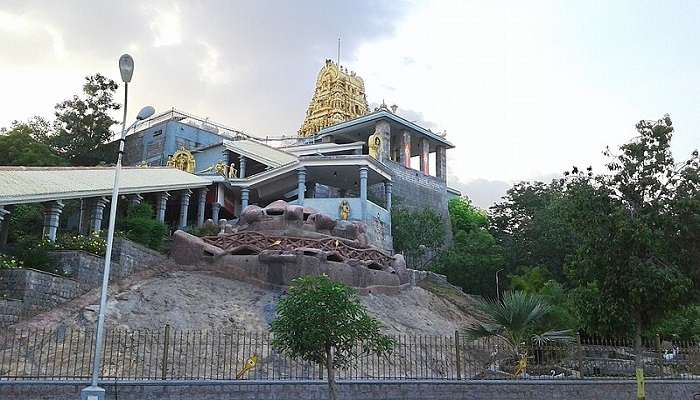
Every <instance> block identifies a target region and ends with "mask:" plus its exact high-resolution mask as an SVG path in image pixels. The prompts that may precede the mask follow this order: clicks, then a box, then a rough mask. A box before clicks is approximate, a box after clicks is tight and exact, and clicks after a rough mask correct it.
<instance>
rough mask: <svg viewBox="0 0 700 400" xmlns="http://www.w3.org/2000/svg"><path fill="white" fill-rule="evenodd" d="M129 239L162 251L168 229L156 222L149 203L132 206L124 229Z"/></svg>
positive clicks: (128, 211) (128, 210)
mask: <svg viewBox="0 0 700 400" xmlns="http://www.w3.org/2000/svg"><path fill="white" fill-rule="evenodd" d="M122 229H123V231H124V235H125V236H126V238H127V239H129V240H133V241H134V242H136V243H140V244H142V245H144V246H147V247H149V248H151V249H154V250H160V248H161V246H162V244H163V238H164V237H165V235H166V234H167V233H168V227H167V226H166V225H165V224H163V223H161V222H158V221H156V220H155V218H154V213H153V209H152V208H151V206H150V205H149V204H147V203H141V204H137V205H130V206H129V208H128V209H127V211H126V218H125V219H124V224H123V227H122Z"/></svg>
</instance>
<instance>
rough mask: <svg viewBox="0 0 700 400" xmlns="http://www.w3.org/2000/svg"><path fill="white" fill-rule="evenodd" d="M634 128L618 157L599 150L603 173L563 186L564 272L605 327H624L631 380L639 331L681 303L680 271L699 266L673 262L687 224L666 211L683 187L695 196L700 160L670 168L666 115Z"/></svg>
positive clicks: (683, 280)
mask: <svg viewBox="0 0 700 400" xmlns="http://www.w3.org/2000/svg"><path fill="white" fill-rule="evenodd" d="M636 127H637V132H638V133H639V136H638V137H636V138H635V139H633V140H632V141H630V142H629V143H626V144H624V145H622V146H620V153H619V154H618V155H612V153H611V152H610V151H606V154H607V155H608V156H609V157H610V162H609V163H608V164H607V168H608V171H609V174H607V175H600V176H597V177H595V178H591V177H585V176H580V174H573V178H571V179H570V181H569V183H568V185H569V187H571V191H572V192H573V193H575V195H574V196H572V199H573V201H574V205H575V207H574V210H576V211H577V212H575V213H573V214H572V217H573V218H572V222H573V223H574V224H575V225H576V226H577V227H578V228H577V230H578V237H579V239H580V246H579V247H578V249H577V251H576V253H575V256H574V257H573V258H572V259H571V261H570V263H569V265H568V270H569V272H570V276H571V278H572V280H573V281H574V282H575V284H576V285H577V286H578V287H580V288H587V289H586V290H585V291H581V290H580V289H579V291H580V292H579V296H580V297H581V298H585V297H586V295H591V294H592V295H594V296H595V298H593V299H589V301H590V302H591V303H597V304H598V306H599V307H601V308H602V310H603V311H604V312H605V314H606V315H608V316H609V318H610V320H609V322H611V323H614V322H615V321H630V322H631V324H632V326H633V327H634V339H635V348H636V353H637V373H638V374H643V369H642V355H641V348H642V334H643V331H644V329H645V328H647V327H651V326H653V325H654V324H655V323H656V322H657V321H658V320H659V319H661V318H663V317H664V316H665V315H667V314H668V313H669V312H670V311H671V310H674V309H676V308H678V307H679V306H681V305H682V304H684V303H685V302H687V301H688V299H689V296H688V293H689V290H690V288H691V287H692V285H693V282H692V280H691V279H689V277H688V275H687V274H686V273H684V270H686V271H687V270H688V269H689V267H691V266H694V268H697V266H698V261H697V260H690V261H688V260H680V259H679V258H678V255H677V254H675V252H676V251H678V249H677V248H676V244H674V243H673V242H674V240H675V237H676V235H677V232H679V231H683V230H684V229H688V225H687V224H686V223H685V222H684V221H682V220H678V219H677V218H674V217H673V215H671V214H670V212H669V210H674V209H675V210H677V209H678V207H679V205H678V204H677V202H678V200H680V198H682V197H683V196H684V195H685V193H686V192H687V190H686V188H694V189H693V190H695V191H697V185H698V182H697V181H695V180H694V179H695V178H696V177H697V172H696V171H697V169H698V166H699V165H700V161H699V160H698V153H697V151H695V152H694V153H693V155H692V157H691V158H690V159H689V160H688V161H687V162H684V163H681V164H680V165H676V164H675V162H674V160H673V156H672V155H671V149H670V144H671V137H672V133H673V127H672V126H671V120H670V118H669V117H668V116H665V117H664V118H662V119H659V120H658V121H640V122H639V123H638V124H637V126H636ZM574 172H577V171H574ZM679 191H680V193H679ZM679 195H680V196H679ZM678 224H680V226H679V225H678ZM618 326H619V323H618Z"/></svg>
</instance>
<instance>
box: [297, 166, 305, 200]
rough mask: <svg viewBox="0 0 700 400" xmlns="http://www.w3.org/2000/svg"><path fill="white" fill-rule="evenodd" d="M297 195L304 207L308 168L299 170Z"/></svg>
mask: <svg viewBox="0 0 700 400" xmlns="http://www.w3.org/2000/svg"><path fill="white" fill-rule="evenodd" d="M297 193H298V198H299V201H298V202H297V203H298V204H299V205H300V206H303V205H304V195H305V194H306V168H299V169H297Z"/></svg>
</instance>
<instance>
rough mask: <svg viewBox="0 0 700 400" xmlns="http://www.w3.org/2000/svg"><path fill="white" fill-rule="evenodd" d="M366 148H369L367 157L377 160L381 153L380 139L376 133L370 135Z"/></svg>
mask: <svg viewBox="0 0 700 400" xmlns="http://www.w3.org/2000/svg"><path fill="white" fill-rule="evenodd" d="M367 146H368V147H369V156H370V157H372V158H374V159H375V160H379V155H380V154H381V152H382V138H381V137H380V136H379V134H377V133H376V132H375V133H373V134H371V135H370V137H369V139H368V140H367Z"/></svg>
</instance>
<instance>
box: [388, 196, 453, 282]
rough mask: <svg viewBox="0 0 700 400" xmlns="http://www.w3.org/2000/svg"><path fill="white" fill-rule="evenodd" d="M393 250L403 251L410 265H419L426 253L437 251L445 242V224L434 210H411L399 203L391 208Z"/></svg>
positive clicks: (415, 266)
mask: <svg viewBox="0 0 700 400" xmlns="http://www.w3.org/2000/svg"><path fill="white" fill-rule="evenodd" d="M391 226H392V232H391V233H392V236H393V238H394V250H395V251H396V252H397V253H403V254H404V256H405V257H406V262H407V264H408V265H409V266H410V267H413V268H418V267H420V265H419V264H420V260H421V259H422V258H423V257H424V256H425V255H426V254H433V253H435V252H437V251H438V250H439V249H440V248H441V247H442V246H443V244H444V243H445V225H444V222H443V220H442V217H441V216H440V215H439V214H438V213H436V212H435V211H433V210H431V209H428V208H424V209H419V210H412V209H409V208H405V207H402V206H400V205H397V206H394V207H392V210H391Z"/></svg>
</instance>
